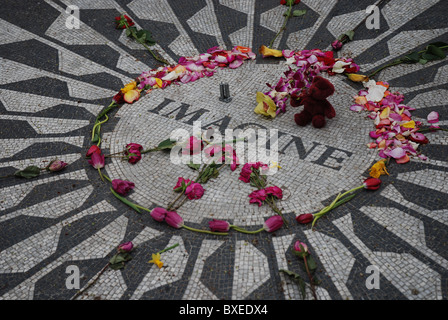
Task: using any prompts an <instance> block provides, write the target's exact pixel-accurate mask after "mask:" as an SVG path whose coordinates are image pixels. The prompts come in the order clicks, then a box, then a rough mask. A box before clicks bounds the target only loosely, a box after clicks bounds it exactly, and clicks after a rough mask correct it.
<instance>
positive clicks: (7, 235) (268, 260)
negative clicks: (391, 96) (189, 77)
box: [0, 0, 448, 300]
mask: <svg viewBox="0 0 448 320" xmlns="http://www.w3.org/2000/svg"><path fill="white" fill-rule="evenodd" d="M3 2H4V4H3V10H2V11H1V12H0V49H1V50H0V73H1V74H2V79H1V80H0V124H1V126H0V133H1V136H0V146H1V148H0V176H2V178H1V180H0V231H1V232H0V299H2V300H17V299H67V300H68V299H108V300H115V299H117V300H118V299H122V300H128V299H148V300H196V299H199V300H205V299H214V300H242V299H247V300H260V299H266V300H299V299H303V298H305V299H314V296H313V294H312V290H311V286H310V285H309V283H310V282H309V280H308V278H307V274H306V272H304V271H303V269H302V261H301V260H300V258H299V257H297V256H296V255H295V254H294V253H293V250H294V245H295V243H296V242H297V241H301V242H302V243H304V244H306V245H307V246H308V249H309V252H310V254H311V256H312V257H313V258H314V260H315V262H316V265H317V269H316V273H315V276H316V278H318V280H319V281H320V283H319V285H317V286H316V287H315V293H316V298H317V299H320V300H345V299H354V300H361V299H371V300H384V299H387V300H392V299H411V300H412V299H417V300H436V299H437V300H446V299H447V295H448V292H447V286H446V283H447V277H448V271H447V270H448V247H447V240H448V233H447V231H446V230H447V225H448V204H447V201H446V198H447V193H448V188H447V185H448V183H447V182H448V170H447V168H448V161H447V159H448V147H447V146H448V135H447V134H446V132H444V131H437V132H429V133H425V134H426V135H427V137H428V139H429V140H430V142H429V144H425V145H421V146H420V149H419V150H420V151H421V152H422V153H423V154H424V155H426V156H427V157H428V159H427V160H426V161H423V160H421V159H419V158H417V157H415V158H413V159H411V161H409V162H408V163H404V164H397V163H395V161H393V160H392V161H390V163H388V165H387V170H388V172H389V175H383V176H381V181H382V183H381V187H380V188H379V189H378V190H375V191H372V192H370V190H360V191H361V192H359V193H358V194H357V196H356V197H355V198H353V199H352V200H351V201H350V202H348V203H346V204H344V205H342V206H340V207H338V208H336V209H334V210H332V211H331V212H329V213H328V214H326V215H325V216H324V217H323V218H321V219H319V221H318V222H317V224H316V226H315V228H314V229H311V227H310V225H301V224H298V223H297V222H296V221H295V219H294V218H295V217H296V216H297V215H299V214H302V213H316V212H318V211H319V210H321V209H322V208H323V207H325V206H327V205H328V204H330V203H331V201H332V200H333V199H334V198H335V196H336V195H337V194H338V193H340V192H343V191H346V190H349V189H352V188H354V187H357V186H359V185H360V184H361V183H362V181H363V180H364V179H365V178H366V177H368V175H369V169H370V167H371V166H372V165H373V164H374V163H375V162H376V161H378V160H379V159H380V158H379V156H378V152H377V150H375V149H374V150H372V149H369V148H368V147H367V146H366V145H367V143H369V142H372V139H371V138H370V137H369V132H370V131H372V130H373V129H374V124H373V121H372V119H370V118H368V117H367V115H368V112H364V111H362V112H353V111H352V110H350V106H351V105H352V104H353V99H354V96H356V95H357V94H358V92H359V90H360V89H361V88H362V85H361V84H359V83H353V82H350V81H349V80H348V79H347V78H346V77H345V76H343V75H335V76H328V75H327V74H326V73H324V74H323V76H324V77H325V78H327V79H328V80H329V81H331V83H332V84H333V85H334V87H335V89H336V91H335V93H334V94H333V95H332V96H331V97H329V101H330V102H331V103H332V104H333V106H334V108H335V110H336V117H335V118H333V119H329V120H328V121H327V124H326V126H325V127H324V128H321V129H316V128H314V127H313V126H312V125H308V126H305V127H299V126H297V125H296V124H295V123H294V114H295V113H298V112H300V111H301V110H302V108H303V107H297V108H293V107H291V106H290V105H289V104H288V105H287V110H286V113H281V114H279V115H278V116H277V117H275V119H268V118H266V117H264V116H261V115H259V114H256V113H255V112H254V108H255V106H256V105H257V101H256V94H257V92H259V91H260V92H265V91H267V90H268V87H267V86H266V83H271V84H273V83H276V81H278V79H279V78H280V77H281V76H282V75H283V72H285V71H286V70H287V68H288V67H287V66H286V65H285V64H284V63H285V59H284V58H262V57H261V55H260V54H257V57H256V59H254V60H247V61H244V63H243V64H242V65H241V66H240V67H238V68H236V69H229V68H223V69H220V70H218V71H217V72H216V73H215V74H214V75H213V76H211V77H204V78H202V79H198V80H197V81H195V82H191V83H187V84H182V85H174V84H173V85H170V86H168V87H166V88H164V89H163V90H161V89H157V90H153V91H152V92H150V93H149V94H148V95H145V96H142V97H141V98H140V99H139V100H138V101H135V102H134V103H132V104H124V105H123V106H121V107H120V108H117V109H116V110H114V111H113V113H111V114H110V118H109V120H108V121H107V122H106V123H104V125H102V128H101V138H102V141H101V144H100V147H101V150H102V151H103V152H104V153H105V154H109V153H116V152H120V151H122V150H123V149H124V147H125V146H126V145H127V144H128V143H131V142H132V143H139V144H141V145H142V146H144V147H145V148H150V147H155V146H157V144H158V143H159V142H161V141H163V140H165V139H167V138H169V137H170V135H171V133H172V132H173V131H174V130H176V129H184V130H185V132H188V134H189V135H191V134H193V133H194V130H195V129H197V128H199V129H202V130H206V129H207V128H209V127H213V128H215V129H216V130H217V132H221V133H223V134H224V133H225V131H226V130H229V129H233V130H236V129H241V130H243V131H244V130H250V129H254V130H260V132H261V130H266V132H267V133H268V136H269V134H270V133H272V134H274V132H276V133H277V139H274V140H271V141H270V144H269V148H271V147H272V146H273V145H274V144H275V142H278V153H277V154H278V163H279V165H280V166H281V168H280V169H279V170H278V172H276V173H275V174H274V175H272V176H269V178H268V181H269V184H271V185H276V186H279V187H281V188H282V189H283V191H284V198H283V199H282V200H279V201H277V205H278V207H279V208H280V209H281V210H282V212H283V214H284V216H285V218H286V220H287V221H288V226H283V227H282V228H281V229H279V230H277V231H275V232H273V233H269V232H260V233H258V234H244V233H240V232H236V230H231V231H230V232H229V234H228V235H226V236H218V235H211V234H203V233H197V232H192V231H190V230H185V229H180V230H179V229H175V228H172V227H170V226H169V225H167V224H165V223H159V222H157V221H155V220H154V219H152V218H151V216H150V214H149V213H148V212H146V211H142V213H141V214H138V213H136V212H135V211H134V210H132V209H131V208H130V207H129V206H127V205H125V204H124V203H123V202H121V201H119V200H118V199H117V198H116V197H114V195H113V194H112V193H111V192H110V184H109V183H108V182H107V181H102V180H101V179H100V177H99V175H98V171H97V170H96V169H94V168H92V166H91V165H90V164H89V163H88V162H87V160H86V158H85V155H86V151H87V150H88V149H89V147H90V146H91V144H92V143H91V137H92V127H93V125H94V123H95V119H96V117H97V115H98V114H99V112H101V111H102V110H104V108H105V107H106V106H107V105H109V104H110V101H111V98H112V97H113V96H114V95H115V94H116V93H117V91H118V90H119V89H120V88H122V87H124V86H125V85H126V84H127V83H129V82H131V81H132V80H133V79H135V78H136V77H138V76H139V75H140V74H141V73H142V72H144V71H148V70H151V69H156V68H157V67H159V66H160V63H159V62H158V61H156V60H155V59H154V58H153V56H152V55H151V54H150V53H149V52H148V51H147V50H146V49H145V48H144V47H143V46H141V44H139V43H137V42H136V41H134V40H133V39H131V38H129V37H128V36H127V35H126V30H118V29H116V23H115V19H114V18H115V17H116V16H120V15H121V14H127V15H128V16H129V17H130V18H132V21H134V22H135V26H136V27H138V28H144V29H146V30H151V33H152V36H153V38H154V40H156V42H157V43H156V44H155V45H154V46H152V47H151V48H152V49H153V50H154V51H156V52H157V54H158V55H159V56H160V57H161V58H163V59H165V60H167V61H168V62H169V63H170V64H173V65H175V64H176V62H177V61H179V59H180V58H181V57H193V56H197V55H198V54H200V53H204V52H207V50H208V49H209V48H212V47H214V46H221V47H223V48H226V49H230V48H233V47H234V46H245V47H250V48H252V51H253V52H257V51H258V48H259V47H260V46H262V45H268V44H269V42H270V41H271V40H272V39H273V38H274V37H275V35H276V33H277V32H278V31H279V30H280V28H281V27H282V24H283V21H284V16H283V13H284V12H285V9H286V7H285V6H284V5H281V4H280V1H268V0H247V1H246V0H245V1H240V0H202V1H184V2H179V1H174V0H157V1H156V0H132V1H129V0H98V1H83V0H61V1H53V0H45V1H20V3H18V2H17V1H12V0H11V1H10V0H5V1H3ZM370 5H378V11H370V12H371V13H367V12H366V9H367V7H369V6H370ZM69 6H71V7H70V8H69ZM446 7H447V4H446V3H445V2H443V1H439V0H431V1H429V0H428V1H424V3H423V2H422V1H409V0H390V1H357V2H356V3H354V2H353V1H341V0H340V1H337V0H302V1H300V3H299V4H296V5H294V8H295V9H298V10H306V11H302V13H300V14H301V15H300V14H298V15H299V16H295V17H291V18H290V20H289V21H288V23H287V25H286V29H285V30H284V31H283V32H282V33H280V35H279V36H278V37H277V38H275V41H274V42H273V47H274V48H281V49H289V50H294V51H297V50H302V49H315V48H320V49H321V50H323V51H327V50H331V46H330V44H331V42H332V41H333V40H334V39H336V38H337V37H338V36H339V35H340V34H342V33H344V32H346V31H347V30H351V29H353V28H354V27H355V26H357V25H359V26H358V27H357V29H356V32H355V36H354V38H353V40H352V41H350V42H348V43H346V44H344V46H343V48H342V49H341V51H340V52H339V53H337V54H336V55H337V56H339V57H347V58H353V59H354V61H355V62H356V63H357V64H359V66H360V68H361V70H360V72H359V73H363V74H369V73H370V72H373V71H374V70H376V69H378V68H380V67H382V66H385V65H387V64H389V63H392V62H393V61H395V60H396V59H398V58H400V57H402V56H403V55H404V54H407V53H408V52H410V51H420V50H423V49H425V48H426V47H427V46H428V44H431V43H436V42H446V35H447V31H448V24H447V20H446V19H445V17H444V13H445V12H446V9H447V8H446ZM68 9H70V10H68ZM76 10H78V13H79V19H80V21H79V24H77V22H76V21H75V20H73V15H74V14H76ZM303 13H304V14H303ZM370 14H376V16H375V17H376V18H377V20H375V19H376V18H374V16H372V15H370ZM368 16H370V17H371V19H370V20H368V21H367V20H366V21H364V18H366V17H368ZM372 19H374V20H372ZM367 22H368V23H367ZM372 22H378V28H375V27H372V25H369V23H372ZM447 61H448V60H447V59H446V58H445V59H439V60H436V61H428V62H427V63H424V64H422V63H415V64H399V65H396V66H392V67H390V68H385V69H384V70H383V71H381V72H379V73H378V74H377V75H376V77H375V78H376V79H379V80H382V81H387V82H388V83H389V84H390V89H391V90H392V91H397V92H400V93H401V94H403V95H404V97H405V101H404V103H405V104H406V105H407V106H411V107H413V108H415V109H416V110H415V111H412V119H413V120H415V121H421V122H422V123H424V124H425V125H426V124H428V123H427V115H428V114H429V113H430V112H432V111H435V112H437V113H438V114H439V117H440V122H439V123H438V125H439V126H440V127H441V128H444V129H446V128H447V127H446V125H447V120H446V119H447V118H448V109H447V107H446V101H447V99H448V90H447V89H446V84H447V75H448V72H447V68H448V65H447ZM221 83H228V84H229V90H230V95H231V97H232V100H231V101H230V102H224V101H220V99H219V97H220V84H221ZM264 147H266V145H264V146H262V148H261V150H264V149H263V148H264ZM54 159H59V160H62V161H64V162H66V163H68V165H67V167H65V168H63V170H61V171H60V172H54V173H52V172H47V171H42V173H40V174H39V176H38V177H35V178H32V179H24V178H18V177H14V176H13V174H14V172H16V171H17V170H21V169H24V168H25V167H27V166H31V165H34V166H39V167H46V166H47V165H48V164H49V163H50V162H51V161H52V160H54ZM171 160H172V159H171V158H170V153H169V152H168V151H163V152H162V151H160V152H151V153H147V154H144V155H143V157H142V159H141V160H140V161H139V162H138V163H136V164H134V165H133V164H130V163H128V162H127V161H123V160H121V159H119V158H107V160H106V166H105V168H104V169H102V170H103V173H104V174H107V175H108V176H109V177H110V178H112V179H115V178H117V179H126V180H129V181H132V182H133V183H134V184H135V188H134V190H132V192H131V193H129V195H128V196H127V197H126V199H128V200H130V201H132V202H134V203H138V204H139V205H141V206H143V207H146V208H154V207H166V206H167V205H168V203H169V202H171V201H172V200H173V198H175V197H176V196H177V194H176V193H175V192H173V187H174V185H175V184H176V182H177V179H178V177H184V178H189V179H191V178H194V176H195V175H196V172H194V171H193V170H192V169H191V168H189V167H188V166H186V165H185V164H175V163H173V162H172V161H171ZM243 162H244V161H243ZM241 167H242V166H240V167H238V168H237V170H235V171H231V170H230V168H228V167H226V168H224V169H223V170H221V172H220V175H219V177H218V178H216V179H212V180H210V181H209V182H207V184H205V185H204V188H205V193H204V195H203V197H202V198H201V199H198V200H192V201H187V202H185V203H184V204H183V205H182V207H181V208H180V209H179V210H178V213H179V214H180V215H181V216H182V218H183V219H184V221H185V223H186V224H187V225H188V226H191V227H194V228H197V229H201V230H206V229H207V230H208V222H209V221H210V220H212V219H222V220H226V221H229V222H230V223H232V224H234V225H238V226H241V227H244V228H246V229H247V230H256V229H259V228H261V227H262V226H263V223H264V222H265V221H266V220H267V219H268V218H269V217H271V216H273V215H274V212H273V211H272V210H271V208H270V207H269V206H266V205H263V206H260V207H259V206H257V205H256V204H250V203H249V197H248V195H249V193H250V192H252V191H253V190H254V188H253V187H251V186H250V185H249V184H245V183H243V182H241V181H240V180H238V177H239V173H240V171H241ZM130 241H131V242H132V243H133V244H134V249H133V250H132V252H131V256H132V259H131V260H129V261H127V262H126V265H125V268H123V269H117V270H114V269H112V268H105V266H106V265H107V264H108V263H109V261H110V260H111V258H112V257H113V256H114V255H115V254H116V253H117V247H118V245H120V244H122V243H125V242H130ZM165 248H170V250H168V251H166V252H163V253H162V254H161V257H160V260H161V261H162V262H163V266H162V267H161V268H159V267H158V266H157V265H156V263H153V262H154V261H155V259H154V254H156V253H158V252H160V251H162V250H163V249H165ZM149 261H152V262H149ZM280 270H284V271H286V272H284V271H280ZM287 272H292V273H297V274H299V275H300V276H301V277H302V278H303V279H304V281H305V283H306V290H305V296H304V295H303V294H302V292H301V290H300V287H299V285H298V284H297V282H295V281H294V279H293V278H292V277H290V276H289V275H288V274H287ZM77 275H79V277H78V279H79V285H78V283H77V281H76V276H77ZM376 276H377V277H376ZM79 290H83V293H82V294H81V295H76V293H77V292H78V291H79Z"/></svg>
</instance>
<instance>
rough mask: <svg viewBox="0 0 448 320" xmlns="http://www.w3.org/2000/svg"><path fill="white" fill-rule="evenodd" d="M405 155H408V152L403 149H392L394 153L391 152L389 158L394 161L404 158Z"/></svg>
mask: <svg viewBox="0 0 448 320" xmlns="http://www.w3.org/2000/svg"><path fill="white" fill-rule="evenodd" d="M405 155H406V151H405V150H404V149H403V148H401V147H398V148H395V149H392V151H390V152H389V156H390V157H392V158H394V159H400V158H403V157H404V156H405Z"/></svg>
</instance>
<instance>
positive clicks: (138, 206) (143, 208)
mask: <svg viewBox="0 0 448 320" xmlns="http://www.w3.org/2000/svg"><path fill="white" fill-rule="evenodd" d="M134 206H136V207H137V208H139V209H142V210H145V211H148V212H151V211H152V210H151V209H148V208H145V207H142V206H140V205H138V204H135V203H134Z"/></svg>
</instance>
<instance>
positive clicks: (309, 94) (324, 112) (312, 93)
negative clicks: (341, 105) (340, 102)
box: [291, 76, 336, 128]
mask: <svg viewBox="0 0 448 320" xmlns="http://www.w3.org/2000/svg"><path fill="white" fill-rule="evenodd" d="M333 93H334V86H333V84H332V83H331V82H330V81H328V80H327V79H325V78H322V77H320V76H316V77H314V79H313V82H312V83H311V86H310V87H309V88H308V90H307V91H304V92H302V93H301V94H300V95H299V100H295V99H294V97H292V99H291V105H292V106H294V107H298V106H301V105H303V106H304V109H303V111H302V112H300V113H297V114H295V115H294V120H295V122H296V123H297V124H298V125H299V126H306V125H307V124H308V123H310V122H311V123H312V124H313V126H314V127H315V128H322V127H323V126H325V123H326V121H325V117H327V118H328V119H331V118H334V117H335V116H336V111H335V110H334V108H333V106H332V105H331V103H330V102H329V101H328V100H327V98H328V97H329V96H331V95H332V94H333Z"/></svg>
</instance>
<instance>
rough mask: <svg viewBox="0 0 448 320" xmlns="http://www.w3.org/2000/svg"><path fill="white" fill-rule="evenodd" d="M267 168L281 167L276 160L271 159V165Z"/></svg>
mask: <svg viewBox="0 0 448 320" xmlns="http://www.w3.org/2000/svg"><path fill="white" fill-rule="evenodd" d="M269 168H278V169H281V168H282V167H281V166H280V165H279V164H278V162H277V161H271V165H270V166H269Z"/></svg>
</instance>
